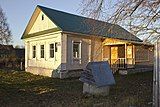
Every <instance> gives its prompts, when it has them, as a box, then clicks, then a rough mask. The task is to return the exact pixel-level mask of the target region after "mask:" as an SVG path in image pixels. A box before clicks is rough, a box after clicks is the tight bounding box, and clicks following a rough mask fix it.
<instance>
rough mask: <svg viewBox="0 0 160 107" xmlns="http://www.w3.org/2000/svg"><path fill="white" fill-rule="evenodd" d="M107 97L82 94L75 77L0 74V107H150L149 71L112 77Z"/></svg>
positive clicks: (16, 73) (22, 73) (150, 86)
mask: <svg viewBox="0 0 160 107" xmlns="http://www.w3.org/2000/svg"><path fill="white" fill-rule="evenodd" d="M115 79H116V85H115V86H112V87H111V88H110V95H109V96H106V97H102V96H88V95H84V94H82V87H83V84H82V83H81V82H80V81H79V80H78V78H70V79H63V80H61V79H55V78H49V77H44V76H36V75H32V74H30V73H26V72H5V71H1V72H0V104H1V106H12V107H13V106H54V107H55V106H58V107H62V106H64V107H66V106H67V107H92V106H93V105H96V106H95V107H99V106H100V107H102V106H103V107H105V106H110V107H112V106H114V107H116V106H117V107H128V106H141V107H142V106H145V107H146V106H151V105H149V104H148V103H150V102H151V101H152V72H147V73H138V74H132V75H127V76H121V75H115Z"/></svg>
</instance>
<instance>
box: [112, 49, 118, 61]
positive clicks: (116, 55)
mask: <svg viewBox="0 0 160 107" xmlns="http://www.w3.org/2000/svg"><path fill="white" fill-rule="evenodd" d="M117 59H118V47H117V46H112V47H111V64H114V63H115V62H116V61H117Z"/></svg>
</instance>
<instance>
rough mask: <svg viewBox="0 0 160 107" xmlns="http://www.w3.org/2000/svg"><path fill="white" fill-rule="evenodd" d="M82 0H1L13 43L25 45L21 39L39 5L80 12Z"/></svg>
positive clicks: (74, 12)
mask: <svg viewBox="0 0 160 107" xmlns="http://www.w3.org/2000/svg"><path fill="white" fill-rule="evenodd" d="M81 1H82V0H0V6H1V7H2V9H3V11H4V12H5V15H6V17H7V22H8V23H9V26H10V29H11V31H12V34H13V43H12V44H13V45H14V46H15V45H23V41H22V40H21V39H20V38H21V36H22V34H23V31H24V29H25V27H26V26H27V23H28V21H29V19H30V17H31V15H32V13H33V11H34V9H35V8H36V6H37V5H42V6H46V7H51V8H54V9H57V10H61V11H65V12H69V13H73V14H79V13H80V11H79V9H80V3H81Z"/></svg>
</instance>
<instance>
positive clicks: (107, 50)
mask: <svg viewBox="0 0 160 107" xmlns="http://www.w3.org/2000/svg"><path fill="white" fill-rule="evenodd" d="M103 60H104V61H108V62H109V64H110V66H111V68H112V70H113V72H116V71H118V70H127V69H131V68H134V65H135V50H134V45H133V44H131V43H128V42H127V41H121V40H116V39H106V40H105V41H104V42H103Z"/></svg>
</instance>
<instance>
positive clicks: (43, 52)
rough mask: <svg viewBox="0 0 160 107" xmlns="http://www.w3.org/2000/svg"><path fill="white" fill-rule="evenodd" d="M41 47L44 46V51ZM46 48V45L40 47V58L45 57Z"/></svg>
mask: <svg viewBox="0 0 160 107" xmlns="http://www.w3.org/2000/svg"><path fill="white" fill-rule="evenodd" d="M41 46H43V49H42V47H41ZM42 54H43V56H42ZM44 54H45V46H44V44H43V45H40V58H42V59H43V58H44V57H45V55H44Z"/></svg>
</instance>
